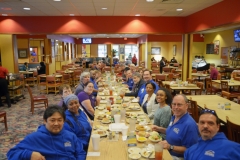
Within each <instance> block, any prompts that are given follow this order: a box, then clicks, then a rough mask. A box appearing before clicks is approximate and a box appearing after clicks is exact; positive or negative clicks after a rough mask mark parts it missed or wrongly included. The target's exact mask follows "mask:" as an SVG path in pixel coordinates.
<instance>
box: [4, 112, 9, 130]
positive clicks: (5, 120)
mask: <svg viewBox="0 0 240 160" xmlns="http://www.w3.org/2000/svg"><path fill="white" fill-rule="evenodd" d="M4 124H5V131H8V127H7V116H6V115H5V116H4Z"/></svg>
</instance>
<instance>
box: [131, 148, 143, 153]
mask: <svg viewBox="0 0 240 160" xmlns="http://www.w3.org/2000/svg"><path fill="white" fill-rule="evenodd" d="M141 151H142V150H141V148H138V147H131V148H129V149H128V153H130V154H131V153H140V152H141Z"/></svg>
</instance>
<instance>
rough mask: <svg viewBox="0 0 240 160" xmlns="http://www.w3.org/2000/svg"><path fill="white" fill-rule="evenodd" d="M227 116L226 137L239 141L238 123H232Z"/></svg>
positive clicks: (239, 128) (239, 130)
mask: <svg viewBox="0 0 240 160" xmlns="http://www.w3.org/2000/svg"><path fill="white" fill-rule="evenodd" d="M226 118H227V130H228V134H227V135H228V139H229V140H231V141H234V142H237V143H240V125H237V124H234V123H233V122H231V121H230V119H229V118H228V116H227V117H226Z"/></svg>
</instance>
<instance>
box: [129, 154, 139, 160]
mask: <svg viewBox="0 0 240 160" xmlns="http://www.w3.org/2000/svg"><path fill="white" fill-rule="evenodd" d="M129 158H131V159H139V158H141V155H140V154H139V153H132V154H129Z"/></svg>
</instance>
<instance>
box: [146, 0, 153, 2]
mask: <svg viewBox="0 0 240 160" xmlns="http://www.w3.org/2000/svg"><path fill="white" fill-rule="evenodd" d="M146 1H147V2H153V1H154V0H146Z"/></svg>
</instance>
